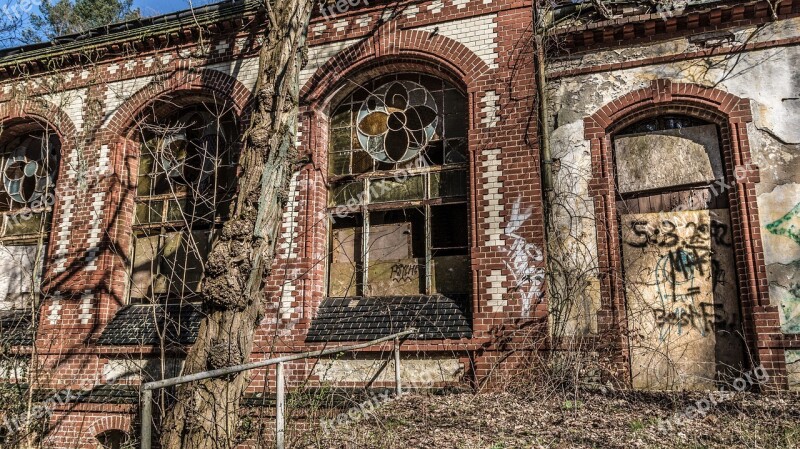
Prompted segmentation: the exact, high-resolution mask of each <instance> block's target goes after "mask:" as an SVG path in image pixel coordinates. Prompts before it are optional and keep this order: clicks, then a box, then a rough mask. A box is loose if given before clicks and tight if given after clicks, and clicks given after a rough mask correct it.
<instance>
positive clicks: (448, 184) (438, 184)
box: [431, 170, 467, 198]
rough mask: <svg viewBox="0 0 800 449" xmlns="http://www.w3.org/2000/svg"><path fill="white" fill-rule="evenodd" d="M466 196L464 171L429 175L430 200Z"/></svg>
mask: <svg viewBox="0 0 800 449" xmlns="http://www.w3.org/2000/svg"><path fill="white" fill-rule="evenodd" d="M460 196H463V197H466V196H467V172H466V171H464V170H456V171H445V172H439V173H431V198H452V197H460Z"/></svg>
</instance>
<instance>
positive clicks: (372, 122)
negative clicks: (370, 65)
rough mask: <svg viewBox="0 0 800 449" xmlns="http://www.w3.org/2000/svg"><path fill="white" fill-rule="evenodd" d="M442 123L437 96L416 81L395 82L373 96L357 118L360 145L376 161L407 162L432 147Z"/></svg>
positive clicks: (367, 99) (377, 90)
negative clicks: (437, 129)
mask: <svg viewBox="0 0 800 449" xmlns="http://www.w3.org/2000/svg"><path fill="white" fill-rule="evenodd" d="M438 122H439V114H438V109H437V107H436V101H434V98H433V95H431V93H430V92H429V91H428V89H426V88H425V87H423V86H422V85H420V84H417V83H415V82H412V81H392V82H389V83H386V84H384V85H382V86H380V87H379V88H377V89H376V90H375V91H374V92H372V93H371V94H370V95H369V96H368V97H367V98H366V99H365V100H364V102H363V103H362V104H361V108H360V109H359V111H358V116H357V117H356V123H357V126H356V129H357V135H358V141H359V143H360V144H361V148H362V149H364V150H365V151H366V152H367V153H369V155H370V156H372V158H373V159H375V160H377V161H380V162H387V163H400V162H406V161H409V160H411V159H413V158H414V157H416V156H417V155H418V154H420V153H421V152H422V151H424V150H425V147H426V146H427V145H428V142H430V140H431V139H432V138H433V135H434V133H435V132H436V125H437V124H438Z"/></svg>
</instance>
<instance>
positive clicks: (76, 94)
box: [43, 88, 88, 133]
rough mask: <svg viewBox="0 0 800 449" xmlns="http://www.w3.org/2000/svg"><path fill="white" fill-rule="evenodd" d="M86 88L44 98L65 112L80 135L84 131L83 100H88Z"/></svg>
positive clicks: (57, 93)
mask: <svg viewBox="0 0 800 449" xmlns="http://www.w3.org/2000/svg"><path fill="white" fill-rule="evenodd" d="M87 90H88V89H86V88H82V89H70V90H65V91H63V92H56V93H53V94H48V95H45V96H44V97H43V98H44V99H45V100H46V101H47V102H49V103H52V104H53V105H55V106H56V107H58V108H59V109H61V110H62V111H64V113H65V114H66V115H67V117H69V119H70V120H71V121H72V124H73V125H75V130H76V131H78V132H79V133H80V132H81V131H82V130H83V99H84V98H86V93H87Z"/></svg>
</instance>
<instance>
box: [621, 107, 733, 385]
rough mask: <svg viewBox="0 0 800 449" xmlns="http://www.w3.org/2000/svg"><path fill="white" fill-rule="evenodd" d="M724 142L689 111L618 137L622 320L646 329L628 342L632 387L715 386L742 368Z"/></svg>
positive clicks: (652, 120)
mask: <svg viewBox="0 0 800 449" xmlns="http://www.w3.org/2000/svg"><path fill="white" fill-rule="evenodd" d="M721 142H722V139H721V135H720V129H719V128H718V127H717V125H715V124H713V123H708V122H704V121H701V120H698V119H696V118H692V117H686V116H660V117H655V118H650V119H647V120H644V121H640V122H638V123H636V124H634V125H631V126H629V127H628V128H626V129H624V130H622V131H621V132H619V133H617V135H615V136H614V157H615V162H616V174H617V209H618V211H619V216H618V219H619V222H620V234H621V242H622V244H621V255H622V262H623V269H624V273H625V298H626V307H627V319H628V326H629V328H630V329H635V330H636V331H637V332H643V335H644V334H646V335H647V337H646V338H642V339H639V340H637V341H633V340H632V341H631V343H630V344H631V348H630V349H631V354H632V357H631V369H632V381H633V385H634V387H636V388H643V389H649V388H659V389H676V388H679V387H680V388H687V387H690V388H703V389H710V388H716V387H718V386H720V385H724V384H725V383H726V382H729V381H730V380H732V379H734V378H735V377H736V376H738V375H739V374H740V373H741V372H743V369H744V368H745V367H746V365H745V361H744V354H745V342H744V339H743V331H742V319H741V318H742V311H741V304H740V300H739V291H738V280H737V269H736V255H735V253H734V242H733V235H734V231H733V227H732V220H731V213H730V207H731V202H730V198H731V196H730V193H731V192H730V186H731V185H732V184H734V181H732V180H731V179H730V176H728V175H726V173H730V172H731V170H730V167H726V166H725V160H724V158H723V157H722V148H723V146H722V143H721ZM726 168H727V170H726ZM726 186H727V188H726ZM642 329H649V330H652V331H651V332H645V331H642ZM668 365H669V366H670V368H667V366H668ZM664 373H669V374H664Z"/></svg>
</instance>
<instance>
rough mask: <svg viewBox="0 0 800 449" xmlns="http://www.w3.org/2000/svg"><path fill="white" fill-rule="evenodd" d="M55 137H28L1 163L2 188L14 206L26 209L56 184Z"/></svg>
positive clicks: (56, 145) (56, 155) (56, 152)
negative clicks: (20, 205)
mask: <svg viewBox="0 0 800 449" xmlns="http://www.w3.org/2000/svg"><path fill="white" fill-rule="evenodd" d="M58 150H59V148H58V139H57V138H56V137H55V135H49V136H46V135H43V136H30V137H27V138H25V139H23V140H22V142H20V143H19V145H18V146H17V147H16V148H14V149H13V150H12V151H11V152H10V154H8V153H7V154H8V155H7V156H6V158H5V161H4V162H3V167H2V169H3V188H5V191H6V194H7V195H8V196H9V197H10V198H11V199H12V200H13V201H14V202H16V203H19V204H22V205H24V206H28V205H29V204H30V203H32V202H34V201H36V200H38V199H40V198H42V197H43V196H44V194H45V193H46V192H47V189H48V188H49V187H50V186H52V185H53V183H54V182H55V179H54V177H55V173H54V170H53V169H54V168H55V166H56V165H57V164H56V158H57V157H58Z"/></svg>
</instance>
